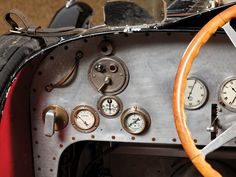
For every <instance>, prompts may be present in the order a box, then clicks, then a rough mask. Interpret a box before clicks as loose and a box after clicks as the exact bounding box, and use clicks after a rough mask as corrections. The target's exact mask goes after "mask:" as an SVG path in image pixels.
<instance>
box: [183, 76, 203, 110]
mask: <svg viewBox="0 0 236 177" xmlns="http://www.w3.org/2000/svg"><path fill="white" fill-rule="evenodd" d="M184 95H185V103H184V106H185V108H186V109H189V110H195V109H198V108H200V107H202V106H203V105H204V104H205V103H206V100H207V97H208V92H207V87H206V85H205V84H204V83H203V82H202V81H201V80H199V79H198V78H195V77H191V78H188V80H187V85H186V89H185V94H184Z"/></svg>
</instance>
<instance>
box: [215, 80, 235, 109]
mask: <svg viewBox="0 0 236 177" xmlns="http://www.w3.org/2000/svg"><path fill="white" fill-rule="evenodd" d="M219 100H220V103H222V104H223V106H225V108H227V109H228V110H230V111H234V112H236V76H235V77H231V78H229V79H226V80H225V81H224V82H223V84H222V85H221V87H220V91H219Z"/></svg>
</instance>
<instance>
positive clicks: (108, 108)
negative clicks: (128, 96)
mask: <svg viewBox="0 0 236 177" xmlns="http://www.w3.org/2000/svg"><path fill="white" fill-rule="evenodd" d="M98 110H99V111H100V113H101V114H102V115H103V116H105V117H114V116H117V115H118V114H119V113H120V112H121V110H122V103H121V100H120V99H119V98H118V97H116V96H104V97H101V98H100V99H99V101H98Z"/></svg>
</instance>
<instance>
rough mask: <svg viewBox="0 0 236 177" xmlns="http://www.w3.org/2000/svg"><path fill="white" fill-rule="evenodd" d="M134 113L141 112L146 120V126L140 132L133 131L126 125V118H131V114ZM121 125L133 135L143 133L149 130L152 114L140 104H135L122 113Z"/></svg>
mask: <svg viewBox="0 0 236 177" xmlns="http://www.w3.org/2000/svg"><path fill="white" fill-rule="evenodd" d="M132 114H139V115H141V116H142V118H143V119H144V122H145V126H144V128H143V129H141V130H140V131H139V132H136V133H134V132H132V131H131V130H130V129H129V128H128V127H127V125H126V120H127V119H128V118H129V116H131V115H132ZM121 125H122V127H123V129H124V130H125V131H126V132H128V133H130V134H133V135H139V134H142V133H144V132H146V131H147V130H148V128H149V127H150V125H151V118H150V115H149V114H148V112H147V111H146V110H144V109H143V108H140V107H138V106H133V107H131V108H129V109H126V110H125V111H124V112H123V113H122V115H121Z"/></svg>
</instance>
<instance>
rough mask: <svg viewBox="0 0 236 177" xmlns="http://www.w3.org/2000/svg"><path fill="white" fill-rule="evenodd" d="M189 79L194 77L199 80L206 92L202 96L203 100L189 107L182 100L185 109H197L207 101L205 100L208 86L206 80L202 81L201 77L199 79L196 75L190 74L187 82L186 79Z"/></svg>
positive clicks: (207, 95)
mask: <svg viewBox="0 0 236 177" xmlns="http://www.w3.org/2000/svg"><path fill="white" fill-rule="evenodd" d="M191 79H195V80H197V81H199V82H200V83H201V85H203V86H204V87H203V90H204V92H205V93H206V96H204V98H203V100H202V101H201V102H200V103H199V104H198V105H197V106H191V107H190V106H188V105H186V104H185V102H184V108H185V109H187V110H191V111H193V110H197V109H200V108H202V107H203V106H204V105H205V104H206V103H207V100H208V97H209V92H208V87H207V85H206V82H204V81H203V80H202V79H200V78H199V77H197V76H190V77H188V79H187V82H188V80H191ZM187 82H186V86H187Z"/></svg>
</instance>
